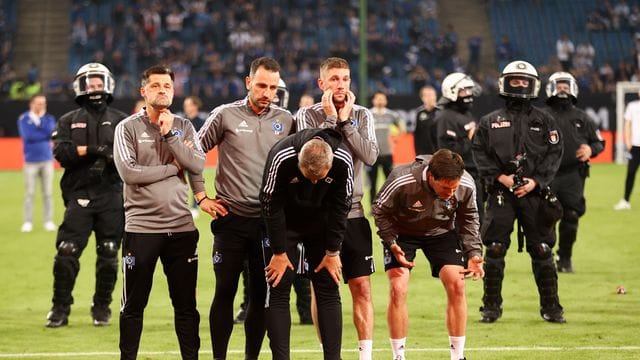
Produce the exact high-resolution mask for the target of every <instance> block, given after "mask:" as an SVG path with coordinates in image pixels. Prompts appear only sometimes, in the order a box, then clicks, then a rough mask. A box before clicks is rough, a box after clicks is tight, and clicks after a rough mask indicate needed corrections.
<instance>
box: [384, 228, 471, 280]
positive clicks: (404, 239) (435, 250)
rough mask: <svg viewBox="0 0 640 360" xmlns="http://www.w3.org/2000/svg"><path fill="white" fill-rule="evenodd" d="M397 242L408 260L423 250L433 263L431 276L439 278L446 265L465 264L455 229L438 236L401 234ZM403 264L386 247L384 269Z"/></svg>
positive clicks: (430, 262)
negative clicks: (417, 251)
mask: <svg viewBox="0 0 640 360" xmlns="http://www.w3.org/2000/svg"><path fill="white" fill-rule="evenodd" d="M396 242H397V244H398V245H400V247H401V248H402V250H403V251H404V254H405V257H406V258H407V260H408V261H413V260H414V259H415V258H416V250H418V249H422V252H423V253H424V255H425V256H426V257H427V260H429V264H430V265H431V276H433V277H435V278H437V277H438V275H439V274H440V270H441V269H442V267H443V266H445V265H458V266H462V267H464V266H465V259H464V254H463V252H462V249H461V248H460V244H459V241H458V236H457V235H456V232H455V231H449V232H448V233H444V234H442V235H437V236H407V235H400V236H399V237H398V240H396ZM399 267H401V265H400V264H399V263H398V261H397V260H396V257H395V256H393V253H392V252H391V250H389V249H388V248H386V247H385V249H384V270H385V271H387V270H390V269H394V268H399Z"/></svg>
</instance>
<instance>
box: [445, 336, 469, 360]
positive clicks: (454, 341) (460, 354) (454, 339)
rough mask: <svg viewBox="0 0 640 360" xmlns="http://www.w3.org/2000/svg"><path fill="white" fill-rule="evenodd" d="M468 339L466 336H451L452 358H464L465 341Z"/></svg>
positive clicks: (456, 359) (455, 359) (458, 359)
mask: <svg viewBox="0 0 640 360" xmlns="http://www.w3.org/2000/svg"><path fill="white" fill-rule="evenodd" d="M466 339H467V337H466V336H449V345H450V346H449V348H450V349H451V360H460V359H463V358H464V342H465V340H466Z"/></svg>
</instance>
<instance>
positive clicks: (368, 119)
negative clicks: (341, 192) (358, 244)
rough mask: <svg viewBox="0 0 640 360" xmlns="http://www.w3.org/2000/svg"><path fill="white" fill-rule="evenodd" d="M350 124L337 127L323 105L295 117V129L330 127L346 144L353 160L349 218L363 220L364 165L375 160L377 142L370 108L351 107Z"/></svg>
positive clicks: (334, 119) (335, 119)
mask: <svg viewBox="0 0 640 360" xmlns="http://www.w3.org/2000/svg"><path fill="white" fill-rule="evenodd" d="M351 113H352V115H351V119H352V120H351V122H347V123H346V124H344V125H340V126H338V125H337V123H338V118H337V117H336V116H329V117H327V116H326V115H325V113H324V110H323V109H322V103H317V104H314V105H311V106H309V107H306V108H302V109H300V111H299V112H298V114H296V115H297V116H298V117H297V118H296V126H297V128H298V130H302V129H310V128H320V127H322V128H332V129H335V130H337V131H339V132H340V133H341V134H342V141H343V142H344V143H345V144H346V145H347V148H348V149H349V151H350V152H351V157H352V158H353V179H354V180H353V182H354V184H353V199H352V204H351V211H349V219H353V218H360V217H364V210H363V209H362V204H361V200H362V195H363V194H364V190H363V172H364V164H367V165H373V164H374V163H375V162H376V160H377V159H378V142H377V140H376V131H375V127H374V120H373V115H371V112H370V111H369V109H367V108H365V107H363V106H360V105H356V104H354V105H353V110H352V112H351Z"/></svg>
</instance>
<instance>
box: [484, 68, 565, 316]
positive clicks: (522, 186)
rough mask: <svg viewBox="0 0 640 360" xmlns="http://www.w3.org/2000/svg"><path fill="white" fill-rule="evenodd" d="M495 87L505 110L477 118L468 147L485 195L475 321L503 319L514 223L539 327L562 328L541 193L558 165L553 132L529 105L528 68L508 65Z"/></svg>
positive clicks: (532, 74)
mask: <svg viewBox="0 0 640 360" xmlns="http://www.w3.org/2000/svg"><path fill="white" fill-rule="evenodd" d="M498 87H499V90H500V96H502V97H503V98H504V99H505V107H504V108H501V109H498V110H496V111H494V112H491V113H489V114H487V115H485V116H484V117H482V119H480V123H479V125H478V130H477V131H476V134H475V136H474V139H473V145H472V150H473V154H474V157H475V160H476V163H477V165H478V170H479V172H480V175H481V176H482V178H483V181H485V183H486V184H487V186H488V188H489V195H488V200H487V210H486V215H485V219H484V222H483V224H482V227H481V233H482V240H483V243H484V245H485V247H486V251H485V272H486V277H485V279H484V296H483V298H482V301H483V306H482V307H481V308H480V311H481V319H480V321H481V322H494V321H496V320H498V318H500V316H501V315H502V294H501V290H502V280H503V277H504V267H505V260H504V257H505V254H506V252H507V249H508V248H509V245H510V235H511V232H512V231H513V225H514V221H515V220H516V219H517V220H518V229H519V231H518V233H519V234H518V235H519V236H518V238H519V243H521V244H523V243H524V241H525V240H526V250H527V252H528V253H529V255H530V256H531V265H532V269H533V275H534V277H535V281H536V284H537V286H538V292H539V294H540V315H541V316H542V318H543V319H544V320H545V321H549V322H557V323H563V322H565V319H564V316H563V309H562V306H561V305H560V300H559V299H558V275H557V273H556V267H555V264H554V262H553V253H552V250H551V249H552V248H553V245H554V241H555V237H554V236H553V233H552V228H553V224H549V219H548V218H547V216H546V215H547V214H548V211H546V208H547V203H546V202H547V200H545V198H544V197H543V192H542V190H546V189H547V187H548V186H549V185H550V184H551V181H552V180H553V177H554V175H555V173H556V172H557V170H558V167H559V166H560V160H561V157H562V141H561V139H560V131H559V129H558V127H557V125H556V122H555V120H554V119H553V118H552V117H551V115H549V114H548V113H547V112H545V111H543V110H541V109H539V108H537V107H535V106H533V105H531V100H532V99H534V98H536V97H537V96H538V92H539V90H540V80H539V78H538V72H537V71H536V69H535V68H534V67H533V66H532V65H531V64H529V63H527V62H525V61H514V62H511V63H509V64H508V65H507V66H506V67H505V68H504V70H503V71H502V73H501V75H500V77H499V80H498ZM554 220H555V219H554ZM523 245H524V244H523Z"/></svg>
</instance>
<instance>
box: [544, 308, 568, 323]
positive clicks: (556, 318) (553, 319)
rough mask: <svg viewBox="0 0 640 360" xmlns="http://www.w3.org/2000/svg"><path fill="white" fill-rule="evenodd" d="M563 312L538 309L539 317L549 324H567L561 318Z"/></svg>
mask: <svg viewBox="0 0 640 360" xmlns="http://www.w3.org/2000/svg"><path fill="white" fill-rule="evenodd" d="M563 315H564V314H563V311H562V310H561V309H557V308H550V309H540V316H542V319H544V321H548V322H550V323H557V324H564V323H566V322H567V320H565V318H564V316H563Z"/></svg>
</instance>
